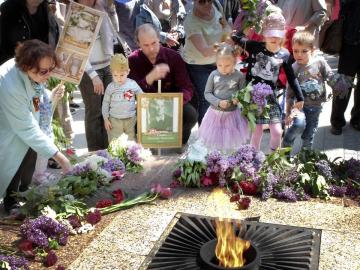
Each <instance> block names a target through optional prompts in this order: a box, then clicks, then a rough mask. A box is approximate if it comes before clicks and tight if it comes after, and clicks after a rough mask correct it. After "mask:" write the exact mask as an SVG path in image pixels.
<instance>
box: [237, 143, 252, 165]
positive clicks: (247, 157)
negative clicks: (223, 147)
mask: <svg viewBox="0 0 360 270" xmlns="http://www.w3.org/2000/svg"><path fill="white" fill-rule="evenodd" d="M256 153H257V151H256V149H255V147H254V146H252V145H250V144H245V145H242V146H240V148H239V149H238V150H237V151H236V152H235V154H234V156H235V157H236V158H237V159H238V160H239V161H246V162H252V161H253V159H254V154H256Z"/></svg>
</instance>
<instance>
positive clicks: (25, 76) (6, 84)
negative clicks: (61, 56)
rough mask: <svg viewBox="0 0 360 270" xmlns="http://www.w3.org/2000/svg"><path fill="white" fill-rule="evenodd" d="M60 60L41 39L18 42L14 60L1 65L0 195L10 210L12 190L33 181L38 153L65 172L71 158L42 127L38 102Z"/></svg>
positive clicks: (15, 190)
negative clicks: (61, 150)
mask: <svg viewBox="0 0 360 270" xmlns="http://www.w3.org/2000/svg"><path fill="white" fill-rule="evenodd" d="M57 63H58V61H57V59H56V56H55V53H54V51H53V50H52V48H51V47H50V46H49V45H47V44H45V43H44V42H42V41H40V40H28V41H25V42H24V43H22V44H20V45H18V47H17V48H16V50H15V59H10V60H8V61H7V62H5V63H4V64H3V65H2V66H1V67H0V126H1V129H0V149H1V151H0V177H1V181H0V197H1V196H2V195H3V194H4V192H5V191H6V196H5V197H4V207H5V210H6V211H7V212H8V213H9V212H10V210H11V209H12V208H13V207H14V205H15V203H16V200H15V199H14V198H13V197H12V195H13V192H17V191H25V190H26V189H27V188H28V186H29V184H30V183H31V178H32V175H33V173H34V169H35V163H36V157H37V154H39V155H41V156H43V157H45V158H51V157H52V158H54V159H55V160H56V161H57V162H58V163H59V164H60V165H61V167H62V170H63V172H64V173H66V172H68V171H70V170H71V164H70V162H69V160H68V159H67V158H66V157H65V156H64V155H63V154H62V153H61V152H59V151H58V149H57V148H56V146H55V144H54V142H53V141H52V140H51V139H50V138H49V137H48V136H46V135H45V134H44V133H43V132H42V131H41V129H40V127H39V104H40V103H41V99H42V97H43V93H44V90H45V89H44V85H43V83H45V82H46V81H47V79H48V78H49V77H50V72H51V71H52V70H53V69H54V68H55V67H56V65H57Z"/></svg>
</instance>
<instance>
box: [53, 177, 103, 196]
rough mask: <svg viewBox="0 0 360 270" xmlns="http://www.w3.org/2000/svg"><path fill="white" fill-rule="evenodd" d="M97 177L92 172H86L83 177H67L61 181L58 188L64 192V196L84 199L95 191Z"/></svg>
mask: <svg viewBox="0 0 360 270" xmlns="http://www.w3.org/2000/svg"><path fill="white" fill-rule="evenodd" d="M98 177H99V176H98V174H97V173H96V172H94V171H90V172H87V173H85V174H84V175H83V176H75V175H69V176H65V177H64V178H63V179H61V180H60V181H59V183H58V186H59V188H60V189H62V190H64V191H65V192H66V194H72V195H74V196H76V197H78V198H84V197H87V196H89V195H91V194H93V193H94V192H95V191H96V190H97V187H98Z"/></svg>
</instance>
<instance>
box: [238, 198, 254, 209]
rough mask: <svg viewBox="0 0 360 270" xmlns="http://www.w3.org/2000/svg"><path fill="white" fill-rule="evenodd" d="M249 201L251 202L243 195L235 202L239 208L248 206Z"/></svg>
mask: <svg viewBox="0 0 360 270" xmlns="http://www.w3.org/2000/svg"><path fill="white" fill-rule="evenodd" d="M250 202H251V199H250V198H249V197H244V198H241V199H240V200H239V201H238V202H237V205H238V207H239V209H243V210H245V209H248V208H249V206H250Z"/></svg>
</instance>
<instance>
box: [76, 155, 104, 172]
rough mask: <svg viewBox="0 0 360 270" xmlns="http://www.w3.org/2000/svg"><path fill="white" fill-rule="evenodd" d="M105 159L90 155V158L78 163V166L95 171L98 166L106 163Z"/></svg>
mask: <svg viewBox="0 0 360 270" xmlns="http://www.w3.org/2000/svg"><path fill="white" fill-rule="evenodd" d="M106 161H107V159H106V158H104V157H101V156H98V155H91V156H90V157H88V158H86V159H85V160H84V161H83V162H80V163H79V164H78V165H79V166H85V165H88V166H89V167H90V169H91V170H93V171H96V170H97V169H98V168H99V166H100V165H101V164H102V163H104V162H106Z"/></svg>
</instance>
